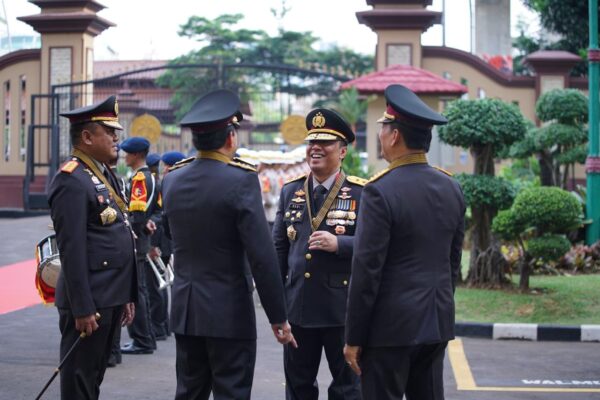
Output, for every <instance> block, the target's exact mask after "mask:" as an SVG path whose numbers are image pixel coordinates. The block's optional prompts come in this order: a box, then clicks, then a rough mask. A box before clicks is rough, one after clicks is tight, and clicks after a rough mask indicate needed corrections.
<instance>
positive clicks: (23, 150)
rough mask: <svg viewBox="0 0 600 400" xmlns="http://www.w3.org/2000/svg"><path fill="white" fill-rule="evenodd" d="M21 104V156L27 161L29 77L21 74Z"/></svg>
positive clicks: (22, 159)
mask: <svg viewBox="0 0 600 400" xmlns="http://www.w3.org/2000/svg"><path fill="white" fill-rule="evenodd" d="M19 103H20V104H21V106H20V107H21V120H20V125H19V158H20V159H21V161H25V156H26V154H27V147H26V144H25V143H26V140H25V137H26V129H27V77H26V76H25V75H21V93H20V101H19Z"/></svg>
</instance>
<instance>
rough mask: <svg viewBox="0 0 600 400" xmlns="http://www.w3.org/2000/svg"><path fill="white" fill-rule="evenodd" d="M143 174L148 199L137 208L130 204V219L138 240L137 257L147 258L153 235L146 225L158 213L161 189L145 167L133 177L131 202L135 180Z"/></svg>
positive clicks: (129, 192) (130, 188) (129, 196)
mask: <svg viewBox="0 0 600 400" xmlns="http://www.w3.org/2000/svg"><path fill="white" fill-rule="evenodd" d="M140 173H141V174H143V176H144V186H145V189H146V199H145V201H142V202H140V203H138V204H137V207H132V204H131V203H130V205H129V208H130V210H129V211H130V213H129V215H130V217H131V218H130V219H131V226H132V228H133V231H134V232H135V235H136V236H137V239H136V241H135V244H136V249H137V255H138V257H141V258H145V257H146V253H148V251H149V250H150V240H151V235H150V232H148V230H147V229H146V223H147V222H148V220H149V219H151V218H152V215H153V214H154V213H155V212H156V209H157V208H158V204H157V201H158V193H159V187H158V185H157V184H156V178H155V177H154V175H152V173H151V172H150V169H149V168H148V167H147V166H144V167H142V168H140V169H138V170H137V171H136V173H135V174H134V175H133V176H132V179H131V180H130V182H129V187H128V191H127V194H128V198H129V199H130V200H131V198H132V197H131V190H132V189H133V188H134V183H133V182H134V180H135V177H136V175H137V174H140Z"/></svg>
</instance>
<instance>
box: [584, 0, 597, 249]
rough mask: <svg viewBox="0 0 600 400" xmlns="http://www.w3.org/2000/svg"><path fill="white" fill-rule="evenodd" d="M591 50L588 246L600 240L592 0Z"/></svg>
mask: <svg viewBox="0 0 600 400" xmlns="http://www.w3.org/2000/svg"><path fill="white" fill-rule="evenodd" d="M588 5H589V14H590V22H589V26H590V48H589V51H588V61H589V85H590V86H589V94H590V99H589V124H588V132H589V150H588V157H587V160H586V163H585V167H586V173H587V201H586V217H587V219H591V220H592V223H591V224H590V225H588V227H587V232H586V242H587V244H593V243H595V242H596V241H598V240H599V239H600V151H599V149H598V145H599V143H598V142H599V140H600V137H599V130H600V127H599V126H598V112H599V108H600V102H599V96H598V83H599V78H600V50H599V49H598V0H589V3H588Z"/></svg>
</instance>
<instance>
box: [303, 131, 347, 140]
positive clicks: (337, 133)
mask: <svg viewBox="0 0 600 400" xmlns="http://www.w3.org/2000/svg"><path fill="white" fill-rule="evenodd" d="M317 133H329V134H331V135H335V136H337V137H339V138H341V139H343V140H344V141H346V140H348V139H346V136H344V135H342V134H341V133H339V132H338V131H334V130H333V129H321V128H318V129H311V130H310V131H308V134H307V136H310V135H312V134H317Z"/></svg>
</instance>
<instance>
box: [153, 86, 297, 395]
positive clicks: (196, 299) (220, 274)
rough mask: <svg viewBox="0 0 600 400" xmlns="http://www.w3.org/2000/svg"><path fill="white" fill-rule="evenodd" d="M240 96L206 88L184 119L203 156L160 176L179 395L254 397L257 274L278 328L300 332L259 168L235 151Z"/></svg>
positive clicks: (278, 333)
mask: <svg viewBox="0 0 600 400" xmlns="http://www.w3.org/2000/svg"><path fill="white" fill-rule="evenodd" d="M239 109H240V101H239V98H238V97H237V96H236V95H235V94H234V93H232V92H230V91H227V90H218V91H214V92H211V93H208V94H207V95H205V96H204V97H202V98H201V99H200V100H198V102H197V103H196V104H195V105H194V106H193V107H192V109H191V110H190V112H189V113H188V114H187V115H186V116H185V117H184V118H183V120H182V121H181V125H182V126H184V127H190V128H191V130H192V137H193V143H194V146H195V147H196V148H197V149H198V150H199V153H198V156H197V157H196V158H191V159H187V160H184V161H185V162H183V161H182V162H181V163H179V164H177V165H176V166H175V167H174V169H172V171H171V172H169V174H168V175H167V176H166V177H165V179H164V181H163V210H164V215H163V223H164V225H165V229H166V231H167V234H168V235H169V236H170V237H171V239H172V240H173V251H174V255H175V281H174V283H173V287H172V307H171V329H172V331H173V332H174V333H175V339H176V351H177V352H176V356H177V360H176V373H177V391H176V395H175V398H176V399H198V400H200V399H208V398H209V396H210V392H211V391H212V392H213V397H214V399H215V400H221V399H240V400H241V399H250V392H251V388H252V380H253V374H254V363H255V358H256V318H255V314H254V303H253V299H252V292H253V289H254V284H253V278H254V282H255V283H256V288H257V289H258V293H259V295H260V299H261V303H262V306H263V308H264V309H265V312H266V314H267V317H268V319H269V321H270V323H271V326H272V329H273V333H274V334H275V337H276V338H277V340H278V341H280V342H281V343H289V342H291V341H293V336H292V334H291V329H290V326H289V324H288V323H287V317H286V310H285V302H284V294H283V285H282V283H281V276H280V274H279V269H278V266H277V255H276V253H275V249H274V247H273V245H272V243H271V237H270V235H269V229H268V225H267V221H266V219H265V215H264V212H263V209H262V201H261V193H260V185H259V182H258V176H257V174H256V170H255V169H254V168H253V167H252V166H250V165H249V164H246V163H244V162H240V161H238V160H235V159H233V155H234V153H235V150H236V148H237V140H238V139H237V127H238V122H239V121H240V120H241V119H242V114H241V113H240V112H239Z"/></svg>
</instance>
